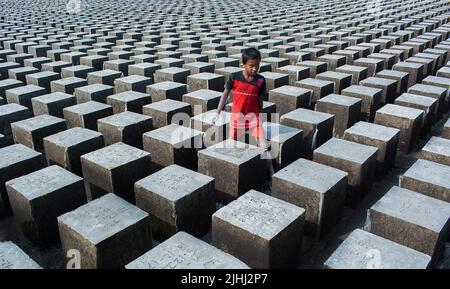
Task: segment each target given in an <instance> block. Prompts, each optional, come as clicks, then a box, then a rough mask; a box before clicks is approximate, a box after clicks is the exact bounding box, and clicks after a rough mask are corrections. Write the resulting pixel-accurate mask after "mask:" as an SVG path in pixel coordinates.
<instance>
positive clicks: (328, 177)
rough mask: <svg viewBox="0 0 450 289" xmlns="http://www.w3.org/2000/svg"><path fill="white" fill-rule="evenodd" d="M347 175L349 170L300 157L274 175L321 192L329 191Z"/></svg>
mask: <svg viewBox="0 0 450 289" xmlns="http://www.w3.org/2000/svg"><path fill="white" fill-rule="evenodd" d="M347 176H348V173H347V172H344V171H341V170H338V169H336V168H333V167H329V166H326V165H323V164H320V163H316V162H313V161H310V160H307V159H298V160H296V161H295V162H293V163H291V164H290V165H288V166H287V167H285V168H283V169H281V170H279V171H278V172H277V173H276V174H275V175H274V177H276V178H278V179H282V180H285V181H288V182H290V183H292V184H295V185H298V186H301V187H304V188H309V189H311V190H314V191H315V192H319V193H321V194H325V193H327V192H328V191H329V190H330V189H331V188H332V187H333V186H335V185H336V184H337V183H338V182H340V181H341V180H342V179H344V178H345V177H347Z"/></svg>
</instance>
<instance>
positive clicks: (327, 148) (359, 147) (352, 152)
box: [314, 138, 378, 164]
mask: <svg viewBox="0 0 450 289" xmlns="http://www.w3.org/2000/svg"><path fill="white" fill-rule="evenodd" d="M315 152H317V153H320V154H324V155H328V156H333V157H337V158H342V159H345V160H348V161H351V162H355V163H359V164H362V163H364V162H366V160H367V159H369V158H370V157H371V156H372V155H375V154H376V153H377V152H378V148H376V147H372V146H368V145H363V144H359V143H355V142H351V141H346V140H342V139H339V138H332V139H330V140H329V141H327V142H326V143H324V144H323V145H321V146H320V147H318V148H317V149H316V150H315V151H314V153H315Z"/></svg>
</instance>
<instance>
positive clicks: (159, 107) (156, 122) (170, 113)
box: [142, 99, 192, 128]
mask: <svg viewBox="0 0 450 289" xmlns="http://www.w3.org/2000/svg"><path fill="white" fill-rule="evenodd" d="M142 112H143V114H144V115H147V116H150V117H151V118H152V119H153V127H155V128H161V127H164V126H166V125H169V124H171V123H177V124H178V121H177V120H178V119H179V118H180V119H183V120H185V119H186V121H185V122H186V123H183V125H184V126H188V125H189V124H188V121H187V118H188V117H189V116H190V115H191V114H192V111H191V106H190V105H189V104H188V103H185V102H182V101H177V100H172V99H165V100H161V101H158V102H153V103H151V104H147V105H145V106H143V107H142ZM178 114H182V117H179V115H178ZM174 116H175V119H173V118H174Z"/></svg>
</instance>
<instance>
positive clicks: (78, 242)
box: [58, 194, 152, 269]
mask: <svg viewBox="0 0 450 289" xmlns="http://www.w3.org/2000/svg"><path fill="white" fill-rule="evenodd" d="M58 226H59V233H60V236H61V243H62V247H63V250H64V252H67V251H68V250H71V249H76V250H78V251H79V252H80V261H81V264H80V265H81V268H83V269H95V268H123V267H124V266H125V265H126V264H128V263H129V262H131V261H132V260H134V259H136V258H137V257H139V256H141V255H142V254H144V253H145V252H147V251H148V250H149V249H151V247H152V237H151V228H150V218H149V215H148V214H147V213H146V212H144V211H142V210H141V209H139V208H137V207H135V206H133V205H131V204H129V203H128V202H126V201H124V200H123V199H121V198H119V197H117V196H115V195H114V194H107V195H106V196H103V197H102V198H99V199H97V200H94V201H92V202H90V203H88V204H86V205H84V206H81V207H79V208H78V209H76V210H74V211H72V212H69V213H66V214H64V215H62V216H59V217H58Z"/></svg>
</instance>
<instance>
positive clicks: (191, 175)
mask: <svg viewBox="0 0 450 289" xmlns="http://www.w3.org/2000/svg"><path fill="white" fill-rule="evenodd" d="M134 187H135V192H136V205H137V206H138V207H139V208H141V209H143V210H144V211H146V212H147V213H149V214H150V216H151V224H152V235H153V238H155V240H159V241H162V240H165V239H167V238H169V237H171V236H172V235H174V234H176V233H177V232H179V231H185V232H187V233H189V234H192V235H194V236H196V237H201V236H203V235H204V234H206V233H207V232H208V231H209V228H210V226H211V215H212V214H213V212H214V209H215V200H214V179H213V178H211V177H209V176H205V175H202V174H200V173H197V172H195V171H192V170H189V169H186V168H183V167H180V166H178V165H170V166H168V167H166V168H164V169H162V170H160V171H158V172H156V173H154V174H152V175H150V176H148V177H146V178H144V179H142V180H139V181H137V182H136V183H135V185H134Z"/></svg>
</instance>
